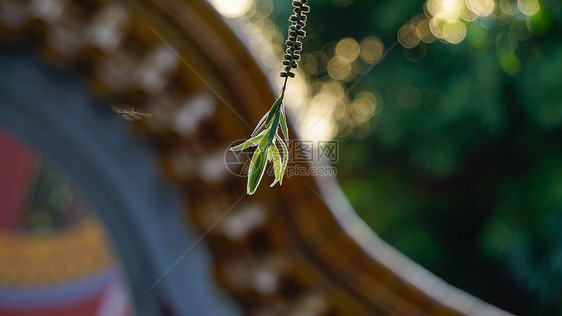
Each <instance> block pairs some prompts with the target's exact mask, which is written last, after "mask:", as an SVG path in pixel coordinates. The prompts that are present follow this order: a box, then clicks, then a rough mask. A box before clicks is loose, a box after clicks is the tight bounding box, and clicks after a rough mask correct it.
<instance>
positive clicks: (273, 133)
mask: <svg viewBox="0 0 562 316" xmlns="http://www.w3.org/2000/svg"><path fill="white" fill-rule="evenodd" d="M280 117H281V111H278V112H277V114H276V115H275V119H273V123H272V124H271V128H270V129H269V135H268V138H267V147H269V146H270V145H271V142H273V138H274V137H275V136H276V135H277V127H278V126H279V118H280Z"/></svg>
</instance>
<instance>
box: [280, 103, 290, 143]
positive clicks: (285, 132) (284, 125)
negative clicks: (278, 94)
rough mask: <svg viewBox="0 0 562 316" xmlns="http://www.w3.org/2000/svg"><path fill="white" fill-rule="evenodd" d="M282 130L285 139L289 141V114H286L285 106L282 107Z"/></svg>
mask: <svg viewBox="0 0 562 316" xmlns="http://www.w3.org/2000/svg"><path fill="white" fill-rule="evenodd" d="M281 132H283V137H284V138H285V141H287V142H289V130H288V129H287V116H286V114H285V107H284V106H283V107H282V108H281Z"/></svg>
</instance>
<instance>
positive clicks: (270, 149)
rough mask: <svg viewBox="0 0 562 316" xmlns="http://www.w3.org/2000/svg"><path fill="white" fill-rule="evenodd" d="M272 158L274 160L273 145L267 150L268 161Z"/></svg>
mask: <svg viewBox="0 0 562 316" xmlns="http://www.w3.org/2000/svg"><path fill="white" fill-rule="evenodd" d="M272 145H273V144H272ZM271 160H273V146H269V149H268V150H267V161H271Z"/></svg>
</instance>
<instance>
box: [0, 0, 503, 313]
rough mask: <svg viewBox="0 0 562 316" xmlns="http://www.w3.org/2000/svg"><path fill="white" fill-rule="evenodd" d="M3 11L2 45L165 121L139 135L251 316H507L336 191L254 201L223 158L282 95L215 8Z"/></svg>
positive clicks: (61, 3)
mask: <svg viewBox="0 0 562 316" xmlns="http://www.w3.org/2000/svg"><path fill="white" fill-rule="evenodd" d="M46 4H49V6H47V5H46ZM0 5H1V6H2V9H3V10H4V13H3V14H4V15H6V14H10V15H12V16H10V18H9V19H8V21H9V23H6V22H5V21H6V20H4V22H3V23H4V25H3V26H2V36H3V37H4V39H7V40H13V39H18V38H19V37H22V36H24V34H32V35H34V36H35V38H36V39H37V41H39V42H40V43H42V44H41V45H42V46H41V51H42V55H43V56H44V57H45V58H46V59H47V60H49V61H50V63H56V64H57V63H58V64H69V63H77V62H78V63H79V64H80V65H82V66H83V67H84V68H85V70H84V71H85V72H87V73H88V74H89V78H90V83H91V85H92V88H93V89H94V91H96V93H97V94H98V95H99V96H100V97H101V98H105V99H107V100H118V102H120V103H125V104H134V105H139V106H141V107H143V108H145V109H147V110H148V111H149V112H151V113H152V114H153V117H152V118H151V119H150V120H147V121H146V122H144V123H141V124H137V127H138V128H139V130H140V131H141V133H144V135H148V137H150V138H151V139H152V140H153V141H154V143H155V144H156V145H157V147H158V149H159V150H160V152H161V157H162V161H163V165H164V167H165V170H166V172H167V174H168V175H169V176H170V177H171V178H173V179H175V180H176V181H177V183H179V185H181V186H182V188H183V189H184V191H185V194H186V195H187V196H188V199H189V201H190V202H189V206H188V207H187V210H188V212H187V214H188V216H189V217H190V219H191V221H192V223H193V224H195V225H196V226H197V227H198V228H199V229H200V231H201V232H202V233H203V232H209V233H208V235H206V241H207V243H208V244H209V245H210V247H211V249H212V251H213V256H214V262H215V271H216V276H217V281H218V283H219V284H220V285H221V286H222V287H223V288H224V289H225V290H227V291H228V292H230V294H231V295H232V296H233V297H234V298H235V299H236V300H237V301H238V302H239V303H240V305H241V306H242V307H243V309H244V310H245V311H246V312H247V313H248V314H253V315H290V314H292V315H297V314H298V315H300V314H301V313H306V314H307V315H373V314H376V315H503V314H506V313H505V312H503V311H501V310H499V309H497V308H495V307H493V306H490V305H488V304H486V303H484V302H482V301H481V300H479V299H477V298H474V297H472V296H470V295H468V294H466V293H464V292H462V291H460V290H458V289H456V288H454V287H452V286H450V285H448V284H447V283H445V282H444V281H442V280H440V279H439V278H437V277H436V276H434V275H432V274H431V273H429V272H427V271H426V270H424V269H423V268H421V267H420V266H418V265H417V264H415V263H413V262H412V261H411V260H409V259H407V258H406V257H405V256H403V255H402V254H400V253H399V252H397V251H396V250H395V249H393V248H392V247H390V246H389V245H387V244H386V243H384V242H383V241H382V240H380V239H379V238H378V237H377V236H376V235H375V234H374V233H372V232H371V231H370V230H369V229H368V228H367V227H366V225H365V224H364V223H363V222H362V221H361V220H360V219H359V218H358V217H357V216H356V215H355V213H354V212H353V210H352V209H351V207H350V206H349V205H348V204H347V202H346V200H345V198H344V197H343V195H342V193H341V191H340V189H339V188H338V186H337V184H336V183H335V182H332V181H328V180H326V179H316V178H313V177H299V178H298V179H297V178H291V179H287V180H286V181H285V183H284V184H283V186H282V187H280V188H279V187H276V188H273V189H267V190H265V189H262V190H260V191H259V192H258V193H257V194H256V195H255V196H252V197H247V196H245V195H243V194H242V193H243V192H244V188H245V179H244V178H239V177H235V176H232V175H231V174H230V173H228V172H227V170H226V169H225V167H224V163H223V160H222V158H223V154H224V149H225V148H226V147H227V146H228V145H229V144H230V143H231V141H232V140H235V139H241V138H244V137H246V136H247V135H248V133H249V132H250V128H251V127H252V126H253V125H254V124H255V123H256V122H257V121H258V120H259V118H260V117H261V115H263V113H264V111H265V110H267V108H268V106H269V105H270V103H271V101H272V100H274V98H275V94H274V91H272V90H271V88H270V84H269V83H268V79H267V78H266V76H265V75H264V74H263V72H262V71H261V70H260V68H259V67H258V65H257V63H256V62H255V61H254V60H253V59H252V57H251V56H250V54H249V53H248V52H247V49H246V48H245V47H244V45H242V44H241V43H240V41H239V40H238V38H237V36H236V35H235V34H234V33H233V31H232V30H231V29H230V28H229V27H228V26H227V25H226V24H225V23H224V21H223V20H222V19H221V18H220V16H219V15H218V14H217V13H216V12H215V11H214V10H213V9H212V8H211V7H210V6H209V4H207V3H206V2H205V1H203V0H190V1H182V0H166V1H162V0H138V1H125V0H123V1H109V0H87V1H86V0H84V1H71V0H41V1H24V0H21V1H20V0H3V1H2V2H0ZM10 10H12V11H10ZM109 22H111V23H109ZM244 121H246V123H247V124H246V123H244ZM219 220H220V221H219ZM186 247H188V245H186Z"/></svg>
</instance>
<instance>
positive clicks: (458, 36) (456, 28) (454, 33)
mask: <svg viewBox="0 0 562 316" xmlns="http://www.w3.org/2000/svg"><path fill="white" fill-rule="evenodd" d="M442 34H443V39H445V40H446V41H447V42H449V43H451V44H458V43H460V42H462V40H463V39H464V38H465V37H466V25H465V24H464V23H463V22H462V21H458V22H457V23H454V24H451V23H445V24H443V27H442Z"/></svg>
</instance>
